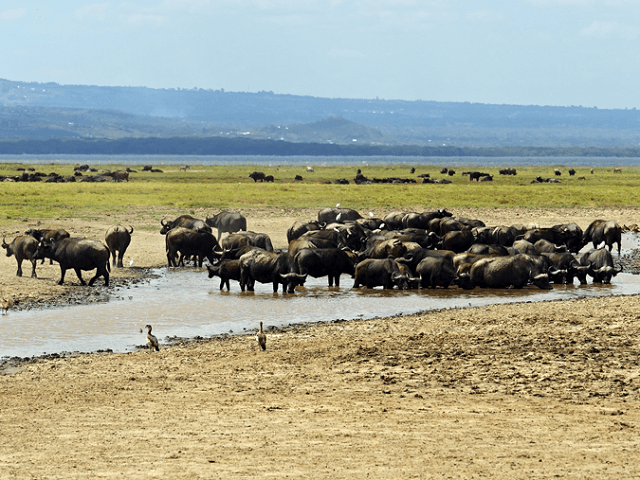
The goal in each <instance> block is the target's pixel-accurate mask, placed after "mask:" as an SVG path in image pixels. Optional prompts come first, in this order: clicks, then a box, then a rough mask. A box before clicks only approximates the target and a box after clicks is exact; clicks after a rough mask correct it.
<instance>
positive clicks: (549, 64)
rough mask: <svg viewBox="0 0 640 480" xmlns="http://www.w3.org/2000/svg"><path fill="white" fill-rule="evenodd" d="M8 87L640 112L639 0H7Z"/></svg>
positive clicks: (2, 64) (0, 18)
mask: <svg viewBox="0 0 640 480" xmlns="http://www.w3.org/2000/svg"><path fill="white" fill-rule="evenodd" d="M0 45H2V46H1V47H0V78H6V79H9V80H18V81H35V82H56V83H60V84H88V85H110V86H146V87H152V88H193V87H198V88H204V89H220V88H224V89H225V90H226V91H241V92H257V91H260V90H267V91H273V92H274V93H282V94H292V95H311V96H316V97H330V98H338V97H340V98H376V97H378V98H384V99H403V100H437V101H456V102H466V101H468V102H480V103H494V104H522V105H560V106H563V105H582V106H588V107H593V106H596V107H598V108H632V107H637V108H640V0H634V1H631V0H509V1H501V0H496V1H462V0H420V1H418V0H397V1H390V0H366V1H365V0H354V1H346V0H345V1H341V0H328V1H320V0H303V1H300V0H296V1H292V0H237V1H231V0H228V1H226V0H183V1H179V0H143V1H135V2H133V1H130V2H126V1H117V0H113V1H105V2H100V1H98V2H90V1H78V0H56V1H55V2H51V1H50V0H47V1H32V0H21V1H6V0H0Z"/></svg>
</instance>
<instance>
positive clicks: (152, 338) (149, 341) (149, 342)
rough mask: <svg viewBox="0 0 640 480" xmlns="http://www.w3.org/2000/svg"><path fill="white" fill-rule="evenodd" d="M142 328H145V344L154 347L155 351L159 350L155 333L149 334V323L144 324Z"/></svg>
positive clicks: (150, 347)
mask: <svg viewBox="0 0 640 480" xmlns="http://www.w3.org/2000/svg"><path fill="white" fill-rule="evenodd" d="M144 328H146V329H147V346H148V347H149V349H152V348H153V349H155V351H156V352H157V351H159V350H160V347H159V345H158V339H157V338H156V336H155V335H152V334H151V325H146V326H145V327H144Z"/></svg>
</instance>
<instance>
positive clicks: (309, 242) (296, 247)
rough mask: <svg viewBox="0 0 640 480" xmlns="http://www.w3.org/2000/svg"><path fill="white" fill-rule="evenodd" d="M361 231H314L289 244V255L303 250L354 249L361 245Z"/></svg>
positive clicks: (347, 229)
mask: <svg viewBox="0 0 640 480" xmlns="http://www.w3.org/2000/svg"><path fill="white" fill-rule="evenodd" d="M358 235H359V231H358V230H357V229H352V228H350V226H349V227H347V228H345V229H328V230H312V231H310V232H307V233H305V234H304V235H301V236H300V237H298V238H296V239H294V240H292V241H291V242H290V243H289V248H288V249H289V254H290V255H291V256H295V255H296V253H298V252H299V251H300V250H302V249H303V248H353V246H354V245H357V244H360V239H359V238H358Z"/></svg>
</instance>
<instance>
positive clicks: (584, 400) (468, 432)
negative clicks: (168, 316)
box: [0, 209, 640, 479]
mask: <svg viewBox="0 0 640 480" xmlns="http://www.w3.org/2000/svg"><path fill="white" fill-rule="evenodd" d="M163 213H166V212H161V211H156V212H154V213H153V214H145V215H142V216H140V215H138V214H137V213H136V212H131V213H129V214H128V215H123V216H121V217H119V218H113V217H107V218H98V219H95V220H73V221H64V222H62V221H61V222H59V223H58V224H56V222H53V223H54V224H53V225H51V226H61V227H64V228H66V229H67V230H68V231H69V232H71V233H72V234H73V235H76V236H81V235H82V236H87V237H90V238H96V239H102V238H103V236H104V232H105V231H106V228H107V227H108V226H109V225H111V224H114V223H125V224H130V223H132V222H131V221H129V218H136V221H135V222H133V226H134V228H135V232H134V238H133V242H132V245H131V247H130V250H129V252H127V256H126V260H127V261H128V260H129V259H130V258H133V259H134V266H133V267H132V268H129V267H127V268H124V269H113V283H117V282H125V281H127V278H129V277H131V276H136V275H141V274H143V273H144V268H146V267H150V266H157V265H163V264H164V263H165V262H166V258H165V256H164V242H163V237H161V236H160V235H159V233H158V229H159V228H158V227H159V219H160V218H161V217H162V214H163ZM376 213H378V212H376ZM382 213H384V212H380V213H378V215H381V214H382ZM454 213H455V214H458V215H463V216H468V217H475V218H481V219H483V220H484V221H485V222H486V223H487V224H490V225H500V224H512V223H528V222H529V221H533V222H537V223H539V224H540V225H541V226H548V225H553V224H556V223H561V222H567V221H575V222H576V223H578V224H579V225H580V226H582V227H583V228H584V227H586V225H588V223H589V222H590V221H591V220H593V219H595V218H613V219H616V220H617V221H618V222H619V223H620V224H626V225H630V224H635V223H638V218H640V215H639V213H640V211H638V210H637V209H633V210H632V209H624V210H622V209H620V210H617V209H616V210H614V209H603V210H579V209H576V210H562V211H559V210H553V211H544V210H500V211H496V210H468V211H456V212H454ZM205 214H206V213H205V212H196V216H201V217H203V216H205ZM245 214H246V216H247V218H248V220H249V227H250V228H251V229H252V230H255V231H261V232H265V233H268V234H269V235H270V236H271V237H272V240H273V241H274V244H275V246H276V247H284V246H285V244H286V240H285V231H286V228H287V227H288V226H289V225H290V224H291V223H292V222H293V221H294V220H296V219H303V220H306V219H311V218H313V217H314V215H315V212H311V211H295V212H291V211H288V212H279V211H273V210H269V211H259V212H257V211H254V212H246V213H245ZM168 216H170V215H168ZM35 223H36V222H35V221H31V220H30V221H28V222H23V223H20V224H16V225H14V226H11V227H9V228H7V229H5V231H4V232H5V233H6V234H7V237H8V239H12V238H13V236H14V234H15V232H18V231H20V232H21V231H24V230H26V229H27V228H29V227H31V226H35ZM49 225H50V224H49V223H47V225H46V226H49ZM125 263H126V262H125ZM23 268H24V270H25V276H24V277H23V278H16V277H15V271H16V263H15V260H14V259H13V258H10V259H8V258H5V257H3V260H1V261H0V279H1V282H0V288H1V290H0V295H1V296H2V297H5V298H9V299H10V300H11V301H12V303H13V305H12V308H26V307H30V306H32V305H33V304H34V302H36V303H37V302H47V301H50V300H51V299H56V301H65V299H66V298H70V297H73V296H78V295H80V296H82V295H84V296H86V297H87V298H90V296H91V295H99V294H100V292H101V291H104V287H102V286H97V287H94V288H93V289H89V288H88V287H79V286H78V285H77V283H78V282H77V279H76V277H75V274H74V273H73V272H68V274H67V282H66V284H65V286H62V287H60V286H58V285H56V284H55V282H56V281H57V280H58V278H59V267H58V266H57V265H53V266H49V265H48V264H45V265H38V269H37V271H38V277H39V278H38V279H31V278H29V276H28V275H29V273H30V270H31V266H30V265H29V266H26V267H25V266H23ZM87 278H90V276H87ZM101 283H102V281H101V280H99V281H98V284H99V285H100V284H101ZM78 292H80V293H78ZM87 292H91V293H87ZM9 314H11V313H9ZM639 331H640V298H639V297H636V296H632V297H610V298H598V299H588V300H574V301H565V302H544V303H536V304H531V303H523V304H516V305H507V306H495V307H485V308H473V309H458V308H452V309H445V310H441V311H437V312H430V313H426V314H419V315H412V316H400V317H394V318H379V319H373V320H366V321H350V322H334V323H329V324H316V325H307V326H292V327H289V328H286V329H281V330H280V329H273V328H271V329H269V331H268V333H269V336H268V343H267V350H266V351H265V352H263V351H261V350H259V349H258V346H257V343H256V342H255V340H254V338H253V337H252V336H233V337H231V336H224V337H220V338H216V339H211V340H208V341H201V342H195V341H185V342H184V343H183V344H180V345H175V346H172V347H170V348H168V347H166V346H165V347H164V348H162V349H161V350H160V352H158V353H155V352H154V353H151V352H147V351H139V352H134V353H127V354H92V355H81V356H78V357H75V358H57V359H56V358H40V359H35V360H34V361H33V362H31V363H28V364H26V365H23V366H22V367H21V368H20V369H18V371H17V372H13V373H11V374H6V375H4V376H0V438H2V448H0V478H65V479H69V478H102V477H122V478H160V477H163V478H189V479H191V478H238V477H249V476H250V477H276V478H283V477H292V478H300V477H305V478H346V477H350V478H366V477H371V478H475V477H478V478H481V477H486V478H505V479H506V478H532V477H542V478H551V477H561V478H603V479H604V478H607V479H609V478H632V477H638V476H640V461H638V459H637V458H638V456H637V451H638V445H639V443H640V411H639V409H638V407H639V405H640V397H639V388H640V367H639V364H638V362H639V360H640V356H639V349H640V339H639V338H638V332H639ZM161 341H162V339H161ZM5 373H8V372H7V371H5ZM636 429H638V430H636Z"/></svg>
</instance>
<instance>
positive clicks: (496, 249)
mask: <svg viewBox="0 0 640 480" xmlns="http://www.w3.org/2000/svg"><path fill="white" fill-rule="evenodd" d="M467 253H477V254H480V255H502V256H504V255H510V252H509V249H508V248H507V247H505V246H503V245H496V244H494V243H493V244H489V245H487V244H486V243H474V244H473V245H471V246H470V247H469V248H468V249H467Z"/></svg>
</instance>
